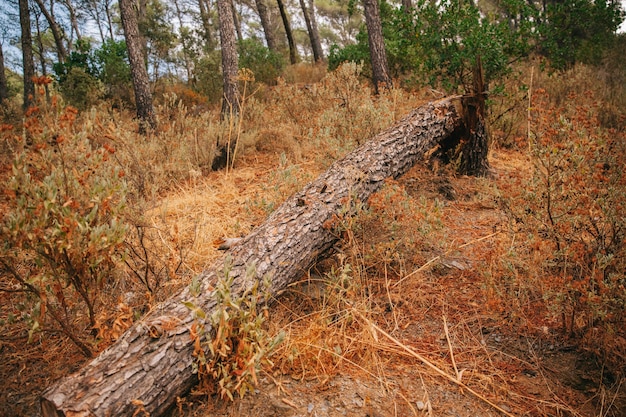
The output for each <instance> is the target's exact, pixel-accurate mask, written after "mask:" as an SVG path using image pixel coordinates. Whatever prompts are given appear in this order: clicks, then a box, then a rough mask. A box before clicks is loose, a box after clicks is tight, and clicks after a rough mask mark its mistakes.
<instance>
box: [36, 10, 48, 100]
mask: <svg viewBox="0 0 626 417" xmlns="http://www.w3.org/2000/svg"><path fill="white" fill-rule="evenodd" d="M35 28H36V29H37V36H36V37H35V39H36V43H37V49H35V52H36V54H37V58H39V65H40V67H41V75H43V76H44V77H46V76H47V75H48V70H47V68H46V57H45V55H44V47H43V42H42V41H41V27H40V26H39V17H36V18H35ZM44 88H45V91H46V101H47V102H49V101H50V89H49V88H48V84H45V85H44Z"/></svg>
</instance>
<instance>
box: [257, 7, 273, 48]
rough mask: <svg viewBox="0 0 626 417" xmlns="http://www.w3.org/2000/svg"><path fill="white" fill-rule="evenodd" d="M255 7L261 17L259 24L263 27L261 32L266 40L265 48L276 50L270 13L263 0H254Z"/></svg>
mask: <svg viewBox="0 0 626 417" xmlns="http://www.w3.org/2000/svg"><path fill="white" fill-rule="evenodd" d="M255 3H256V9H257V11H258V12H259V19H261V26H262V27H263V33H264V34H265V41H266V42H267V48H268V49H269V50H270V51H273V52H276V50H277V48H276V38H275V37H274V32H273V31H272V22H271V20H270V14H269V11H268V10H267V6H266V5H265V0H255Z"/></svg>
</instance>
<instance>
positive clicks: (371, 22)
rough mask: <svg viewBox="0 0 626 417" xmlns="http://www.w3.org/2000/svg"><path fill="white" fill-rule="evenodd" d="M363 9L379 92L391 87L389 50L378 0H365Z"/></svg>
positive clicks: (375, 87)
mask: <svg viewBox="0 0 626 417" xmlns="http://www.w3.org/2000/svg"><path fill="white" fill-rule="evenodd" d="M363 9H364V12H365V25H366V26H367V39H368V41H369V47H370V61H371V63H372V77H373V81H374V89H375V90H376V93H377V94H378V92H379V89H380V88H381V87H384V88H390V87H391V76H390V75H389V65H388V64H387V52H386V51H385V42H384V41H383V27H382V23H381V21H380V9H379V7H378V0H363Z"/></svg>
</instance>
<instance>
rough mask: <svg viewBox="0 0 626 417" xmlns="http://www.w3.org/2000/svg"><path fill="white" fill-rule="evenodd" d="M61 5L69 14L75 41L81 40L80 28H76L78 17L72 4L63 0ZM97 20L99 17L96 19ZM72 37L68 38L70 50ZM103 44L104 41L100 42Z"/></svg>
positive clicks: (70, 1)
mask: <svg viewBox="0 0 626 417" xmlns="http://www.w3.org/2000/svg"><path fill="white" fill-rule="evenodd" d="M63 4H64V5H65V8H66V9H67V11H68V12H69V14H70V25H71V26H72V30H73V31H74V32H75V33H76V40H78V41H80V40H81V39H82V38H83V35H82V34H81V31H80V28H79V27H78V17H77V16H76V8H75V7H74V5H73V4H72V0H63ZM98 20H99V17H98ZM99 26H100V22H98V30H99V31H100V35H102V28H101V27H99ZM71 38H72V36H70V45H69V46H70V49H71V48H72V39H71ZM102 41H103V42H104V39H103V40H102Z"/></svg>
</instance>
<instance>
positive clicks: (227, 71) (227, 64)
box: [217, 0, 239, 118]
mask: <svg viewBox="0 0 626 417" xmlns="http://www.w3.org/2000/svg"><path fill="white" fill-rule="evenodd" d="M217 14H218V17H219V22H220V43H221V46H222V77H223V79H224V100H223V101H222V117H223V118H228V117H231V115H232V116H234V115H237V114H238V113H239V85H238V82H237V71H238V69H239V68H238V67H239V60H238V58H237V43H236V42H235V23H234V22H233V12H232V10H231V2H230V0H217Z"/></svg>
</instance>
